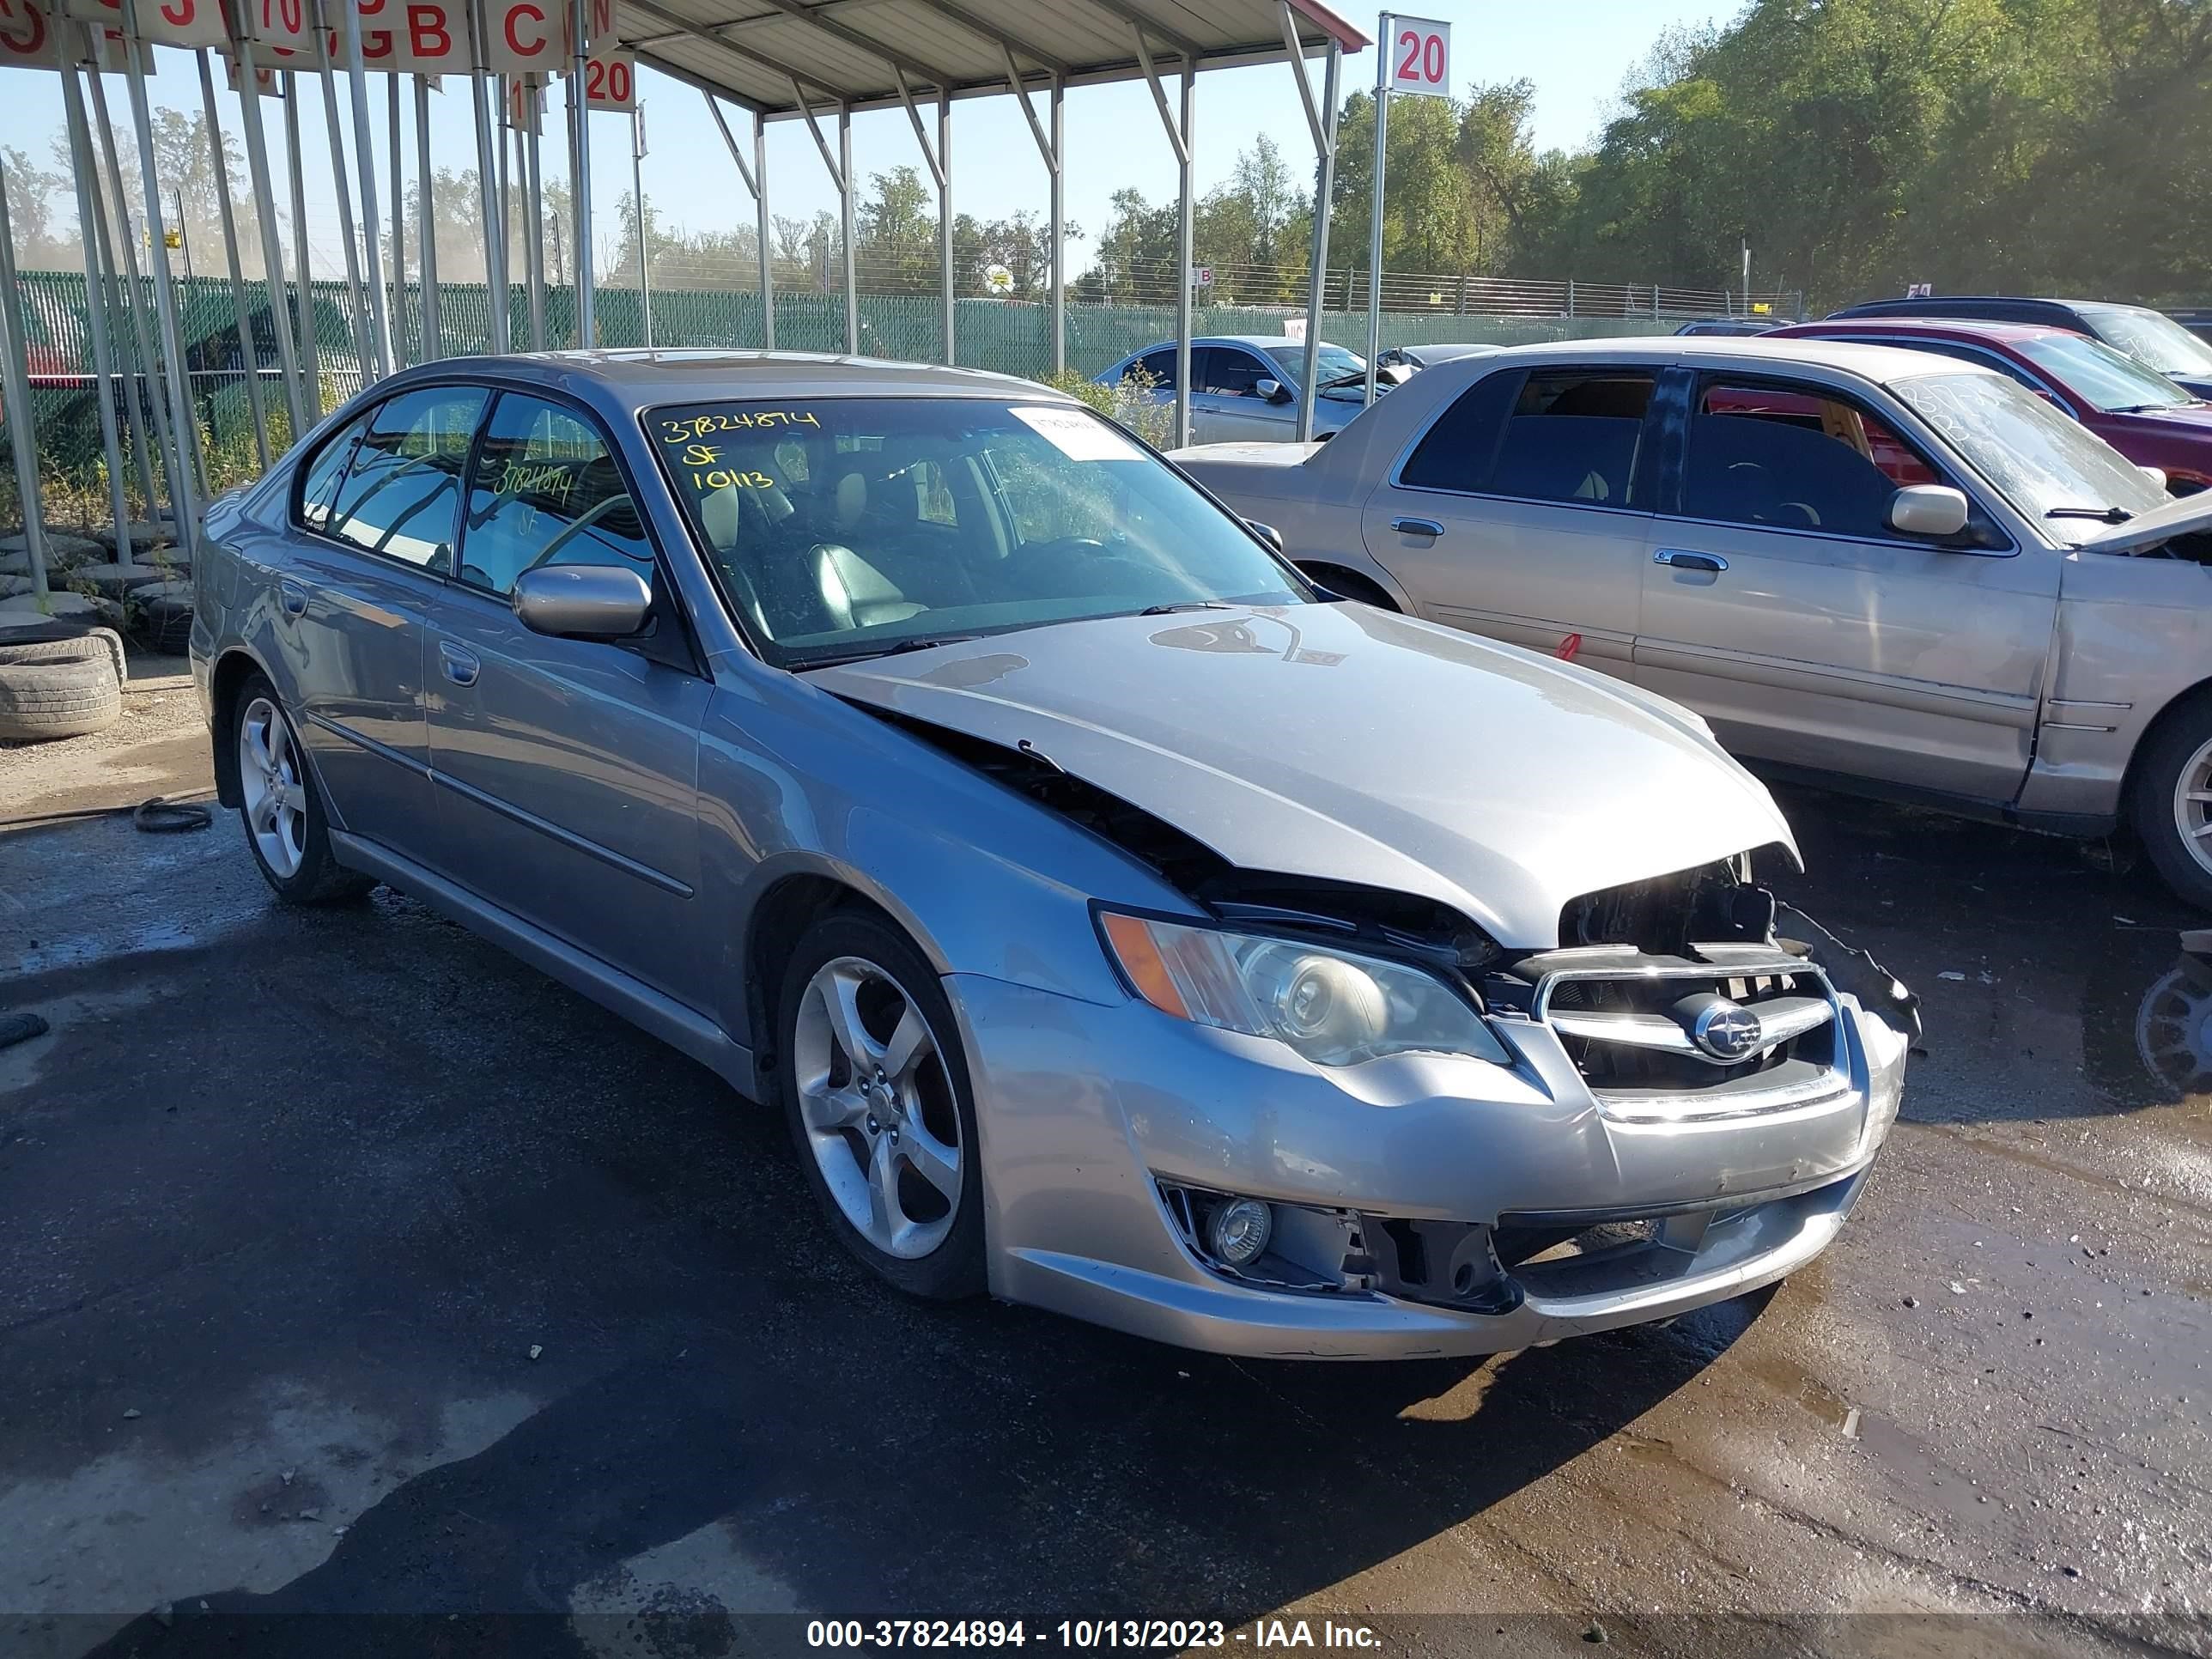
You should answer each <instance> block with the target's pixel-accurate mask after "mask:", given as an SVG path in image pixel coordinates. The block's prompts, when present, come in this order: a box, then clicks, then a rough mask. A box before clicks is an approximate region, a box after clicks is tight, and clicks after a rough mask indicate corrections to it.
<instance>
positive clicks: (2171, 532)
mask: <svg viewBox="0 0 2212 1659" xmlns="http://www.w3.org/2000/svg"><path fill="white" fill-rule="evenodd" d="M2052 522H2054V523H2056V522H2058V521H2057V520H2053V521H2052ZM2208 530H2212V489H2200V490H2199V491H2197V494H2195V495H2182V496H2178V497H2177V498H2175V499H2174V500H2172V501H2168V502H2166V505H2165V506H2163V507H2153V508H2152V509H2151V510H2150V511H2149V512H2148V513H2137V514H2136V516H2135V517H2134V518H2132V519H2130V520H2127V521H2126V522H2125V523H2124V524H2115V525H2098V526H2094V527H2093V529H2092V530H2090V531H2089V532H2087V533H2083V532H2081V531H2080V530H2079V529H2078V528H2077V527H2075V526H2068V528H2067V530H2066V532H2065V534H2066V537H2067V539H2068V540H2069V541H2072V542H2073V543H2074V544H2075V546H2076V547H2087V548H2094V549H2095V550H2097V551H2098V552H2100V553H2138V552H2141V551H2142V550H2143V549H2145V548H2148V547H2156V546H2157V545H2158V544H2160V542H2166V541H2171V540H2172V539H2173V538H2175V537H2176V536H2186V535H2194V534H2197V533H2199V532H2203V531H2208Z"/></svg>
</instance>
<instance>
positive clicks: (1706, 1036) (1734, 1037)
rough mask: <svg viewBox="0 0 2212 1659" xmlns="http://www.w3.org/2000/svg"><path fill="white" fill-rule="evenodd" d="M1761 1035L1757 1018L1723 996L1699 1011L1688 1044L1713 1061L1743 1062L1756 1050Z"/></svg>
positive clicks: (1743, 1007) (1745, 1008) (1762, 1034)
mask: <svg viewBox="0 0 2212 1659" xmlns="http://www.w3.org/2000/svg"><path fill="white" fill-rule="evenodd" d="M1762 1036H1765V1033H1764V1032H1763V1031H1762V1030H1760V1028H1759V1016H1758V1015H1757V1014H1754V1013H1753V1012H1751V1010H1750V1009H1748V1008H1747V1007H1745V1006H1743V1005H1742V1004H1741V1003H1737V1002H1730V1001H1729V1000H1728V999H1727V998H1726V997H1715V998H1714V999H1713V1000H1711V1002H1708V1003H1707V1004H1706V1005H1705V1006H1704V1007H1702V1008H1700V1009H1699V1010H1698V1014H1697V1018H1695V1019H1693V1020H1692V1022H1691V1024H1690V1041H1691V1042H1694V1043H1696V1044H1697V1045H1698V1047H1699V1048H1702V1049H1704V1050H1705V1052H1706V1053H1707V1054H1711V1056H1712V1057H1713V1058H1714V1059H1715V1060H1743V1059H1746V1058H1747V1057H1749V1056H1750V1055H1751V1054H1753V1053H1754V1052H1755V1051H1756V1050H1757V1049H1758V1048H1759V1040H1760V1038H1761V1037H1762Z"/></svg>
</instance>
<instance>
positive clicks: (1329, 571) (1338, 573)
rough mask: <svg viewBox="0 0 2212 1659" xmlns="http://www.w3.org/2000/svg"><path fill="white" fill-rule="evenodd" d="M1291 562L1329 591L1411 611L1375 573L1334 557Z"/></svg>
mask: <svg viewBox="0 0 2212 1659" xmlns="http://www.w3.org/2000/svg"><path fill="white" fill-rule="evenodd" d="M1292 562H1293V563H1295V564H1296V565H1297V568H1299V569H1300V570H1301V571H1303V572H1304V573H1305V574H1307V575H1308V576H1310V577H1311V578H1312V579H1313V580H1316V581H1317V582H1319V583H1320V584H1321V585H1322V586H1323V587H1326V588H1328V590H1329V591H1330V592H1333V593H1340V594H1342V595H1343V596H1344V597H1345V598H1346V599H1358V600H1361V601H1363V602H1364V603H1366V604H1368V605H1380V606H1381V607H1382V608H1383V609H1384V610H1386V611H1401V612H1403V613H1404V614H1406V615H1407V616H1411V615H1412V614H1413V606H1412V605H1409V604H1407V601H1406V596H1405V595H1404V594H1403V593H1402V592H1399V591H1398V589H1397V588H1396V587H1395V585H1393V584H1392V583H1391V582H1389V580H1387V579H1386V578H1385V577H1383V575H1382V574H1380V573H1379V572H1376V571H1373V570H1363V569H1361V568H1358V566H1356V565H1349V564H1345V563H1343V562H1340V561H1338V560H1335V559H1297V560H1293V561H1292Z"/></svg>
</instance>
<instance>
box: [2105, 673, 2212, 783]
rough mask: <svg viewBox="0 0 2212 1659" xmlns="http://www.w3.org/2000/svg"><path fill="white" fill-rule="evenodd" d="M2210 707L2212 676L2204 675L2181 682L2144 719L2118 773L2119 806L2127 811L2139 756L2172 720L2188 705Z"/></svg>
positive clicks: (2185, 713) (2137, 774)
mask: <svg viewBox="0 0 2212 1659" xmlns="http://www.w3.org/2000/svg"><path fill="white" fill-rule="evenodd" d="M2206 706H2212V675H2207V676H2206V677H2205V678H2203V679H2201V680H2198V681H2197V683H2196V684H2193V685H2185V686H2184V687H2182V689H2181V690H2179V691H2177V692H2175V693H2174V694H2173V695H2172V696H2171V697H2168V698H2167V699H2166V705H2165V707H2164V708H2160V710H2159V711H2158V713H2157V714H2154V715H2152V716H2151V717H2150V719H2149V720H2147V721H2145V722H2144V724H2143V729H2142V731H2141V732H2137V733H2136V743H2135V747H2134V748H2133V749H2131V750H2129V751H2128V763H2127V768H2126V769H2125V770H2124V772H2123V773H2122V774H2121V775H2120V797H2119V799H2120V805H2121V808H2122V811H2128V810H2129V809H2130V807H2131V805H2132V803H2133V802H2134V800H2135V792H2136V782H2137V781H2138V780H2139V778H2140V777H2141V775H2142V762H2143V757H2144V756H2145V755H2147V754H2148V753H2149V752H2150V750H2151V746H2152V745H2153V744H2154V743H2156V742H2157V740H2158V739H2159V738H2161V737H2163V736H2165V735H2166V729H2167V728H2168V727H2169V726H2172V725H2173V724H2174V722H2176V721H2177V720H2183V719H2185V718H2186V717H2187V716H2188V714H2190V712H2191V709H2192V708H2198V707H2206Z"/></svg>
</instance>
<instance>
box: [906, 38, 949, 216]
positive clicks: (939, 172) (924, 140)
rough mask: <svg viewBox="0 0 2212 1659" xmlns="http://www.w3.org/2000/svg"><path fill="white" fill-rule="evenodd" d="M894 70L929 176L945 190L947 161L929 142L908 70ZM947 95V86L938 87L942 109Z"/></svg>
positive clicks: (940, 107)
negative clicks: (927, 166) (907, 76)
mask: <svg viewBox="0 0 2212 1659" xmlns="http://www.w3.org/2000/svg"><path fill="white" fill-rule="evenodd" d="M894 72H895V73H896V74H897V76H898V90H899V102H901V103H902V104H903V105H905V106H906V118H907V119H908V121H909V122H911V123H912V124H913V125H914V141H915V143H917V144H920V145H921V159H922V160H923V161H927V162H928V163H929V176H930V179H931V180H932V181H933V183H934V184H935V185H937V187H938V189H939V190H943V189H944V188H945V163H944V162H943V161H941V160H939V156H938V154H937V150H936V149H935V148H934V147H933V145H932V144H931V143H930V142H929V133H928V131H927V129H926V128H925V127H924V126H923V125H921V111H920V110H918V109H916V108H915V106H914V88H911V87H909V86H908V85H907V83H906V72H905V71H904V70H896V68H895V70H894ZM947 95H948V93H947V89H946V88H944V87H942V86H940V87H939V88H938V89H937V98H938V105H939V109H940V110H941V109H943V108H944V106H945V98H946V97H947Z"/></svg>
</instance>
